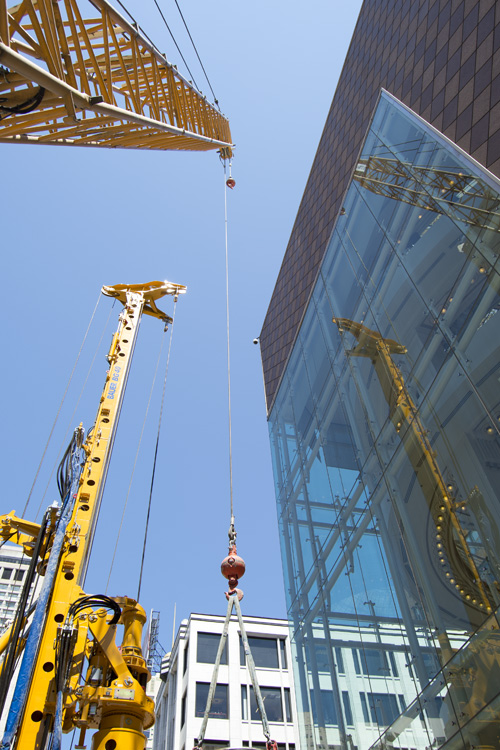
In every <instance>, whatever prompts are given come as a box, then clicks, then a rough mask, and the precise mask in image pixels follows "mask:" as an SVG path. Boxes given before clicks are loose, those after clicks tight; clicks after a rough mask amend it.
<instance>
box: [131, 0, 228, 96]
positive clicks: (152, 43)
mask: <svg viewBox="0 0 500 750" xmlns="http://www.w3.org/2000/svg"><path fill="white" fill-rule="evenodd" d="M117 2H118V4H119V5H120V6H121V8H122V9H123V10H124V11H125V13H126V14H127V15H128V17H129V18H130V19H131V21H132V23H133V25H134V26H135V27H136V28H137V29H138V31H140V32H141V34H144V36H145V37H146V39H147V40H148V42H149V43H150V44H151V46H152V47H153V48H154V49H155V50H156V51H157V52H158V54H160V55H161V56H162V57H165V58H166V55H165V54H164V53H163V52H160V50H159V49H158V47H157V45H156V44H155V43H154V42H153V40H152V39H151V37H150V36H149V35H148V34H147V33H146V32H145V31H144V29H143V28H142V27H141V26H140V25H139V24H138V23H137V21H136V20H135V18H134V16H133V15H132V13H131V12H130V11H129V9H128V8H127V7H126V6H125V5H124V4H123V3H122V2H121V0H117ZM155 3H156V7H157V8H158V11H159V13H160V15H161V17H162V19H163V22H164V24H165V26H166V27H167V29H168V32H169V34H170V36H171V37H172V41H173V42H174V44H175V46H176V48H177V51H178V53H179V55H180V56H181V58H182V61H183V63H184V65H185V66H186V68H187V71H188V73H189V75H190V76H191V78H192V82H193V83H194V85H195V87H196V88H197V89H198V91H200V90H199V88H198V84H197V83H196V81H195V80H194V76H193V74H192V73H191V71H190V69H189V65H188V64H187V62H186V60H185V59H184V55H183V54H182V52H181V50H180V47H179V45H178V44H177V41H176V39H175V37H174V35H173V33H172V31H171V29H170V27H169V25H168V23H167V21H166V19H165V16H164V15H163V13H162V11H161V9H160V7H159V5H158V3H157V2H156V0H155ZM179 13H180V10H179ZM181 17H182V13H181ZM183 20H184V19H183ZM188 34H189V31H188ZM190 36H191V35H190ZM191 41H192V40H191ZM192 43H193V47H194V42H192ZM195 50H196V47H195ZM198 59H199V58H198ZM200 65H201V67H202V68H203V65H202V63H201V60H200ZM174 67H175V66H174ZM203 72H204V73H205V69H204V68H203ZM205 77H206V78H207V81H208V85H209V86H210V81H209V80H208V77H207V74H206V73H205ZM210 89H211V91H212V94H213V89H212V87H211V86H210ZM200 93H201V92H200ZM213 95H214V97H215V94H213ZM215 104H216V105H217V107H218V106H219V103H218V102H217V101H215Z"/></svg>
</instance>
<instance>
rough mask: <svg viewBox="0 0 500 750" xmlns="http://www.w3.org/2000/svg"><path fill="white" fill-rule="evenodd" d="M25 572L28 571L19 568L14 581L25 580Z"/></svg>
mask: <svg viewBox="0 0 500 750" xmlns="http://www.w3.org/2000/svg"><path fill="white" fill-rule="evenodd" d="M25 572H26V571H25V570H23V568H18V570H16V572H15V573H14V580H15V581H22V580H23V578H24V574H25Z"/></svg>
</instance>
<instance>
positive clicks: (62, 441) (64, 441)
mask: <svg viewBox="0 0 500 750" xmlns="http://www.w3.org/2000/svg"><path fill="white" fill-rule="evenodd" d="M101 296H102V295H101V292H100V293H99V300H100V298H101ZM99 300H98V302H97V304H99ZM114 306H115V300H113V304H112V305H111V308H110V310H109V313H108V317H107V320H106V322H105V324H104V327H103V329H102V333H101V337H100V339H99V341H98V344H97V346H96V348H95V351H94V356H93V357H92V361H91V363H90V365H89V368H88V370H87V375H86V376H85V380H84V382H83V385H82V387H81V389H80V394H79V396H78V400H77V402H76V404H75V407H74V409H73V412H72V414H71V416H70V418H69V419H68V426H67V427H66V432H65V433H64V436H63V439H62V440H61V446H60V448H59V451H58V453H57V456H56V459H55V462H54V465H53V467H52V471H51V472H50V476H49V478H48V480H47V484H46V486H45V490H44V493H43V495H42V499H41V500H40V503H39V505H38V508H37V511H36V514H35V518H38V514H39V513H40V509H41V507H42V504H43V501H44V500H45V497H46V495H47V492H48V490H49V487H50V484H51V482H52V477H53V476H54V472H55V471H56V467H57V466H59V464H58V461H59V457H60V455H61V452H62V450H63V448H64V446H65V445H66V440H67V439H68V432H69V431H70V430H71V429H72V424H73V419H74V417H75V413H76V410H77V409H78V406H79V404H80V401H81V400H82V396H83V393H84V391H85V388H86V386H87V382H88V379H89V377H90V373H91V372H92V369H93V367H94V364H95V361H96V357H97V354H98V353H99V349H100V347H101V344H102V340H103V338H104V334H105V333H106V329H107V327H108V324H109V320H110V318H111V313H112V312H113V308H114ZM96 309H97V305H96V308H95V309H94V313H95V311H96ZM90 323H92V320H91V321H90ZM89 328H90V324H89ZM87 333H88V329H87ZM85 335H87V334H85ZM80 352H81V349H80ZM75 367H76V363H75ZM74 369H75V368H73V371H74ZM68 385H69V383H68ZM66 391H67V389H66ZM61 406H62V403H61Z"/></svg>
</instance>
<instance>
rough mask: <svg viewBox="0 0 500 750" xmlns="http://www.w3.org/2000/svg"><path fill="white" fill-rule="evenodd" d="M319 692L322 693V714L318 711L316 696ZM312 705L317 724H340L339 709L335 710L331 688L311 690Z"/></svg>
mask: <svg viewBox="0 0 500 750" xmlns="http://www.w3.org/2000/svg"><path fill="white" fill-rule="evenodd" d="M318 692H319V694H320V701H321V704H320V709H321V714H320V712H319V711H318V705H317V702H316V696H317V694H318ZM311 707H312V713H313V720H314V723H315V724H318V725H321V726H328V725H330V726H335V727H336V726H338V719H337V711H336V710H335V703H334V702H333V692H332V691H331V690H320V691H317V690H311Z"/></svg>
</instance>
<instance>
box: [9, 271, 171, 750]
mask: <svg viewBox="0 0 500 750" xmlns="http://www.w3.org/2000/svg"><path fill="white" fill-rule="evenodd" d="M185 291H186V288H185V287H184V286H182V285H180V284H172V283H170V282H151V283H150V284H143V285H132V286H130V287H125V286H123V285H118V286H116V287H104V288H103V293H104V294H107V295H108V296H116V297H119V298H120V299H122V301H123V302H124V309H123V311H122V312H121V314H120V318H119V327H118V330H117V332H116V334H115V336H114V337H113V341H112V343H111V348H110V350H109V354H108V361H109V371H108V373H107V377H106V381H105V384H104V390H103V393H102V396H101V401H100V405H99V409H98V412H97V418H96V422H95V424H94V427H93V429H92V430H91V432H90V434H89V436H88V438H87V442H86V444H85V445H84V448H85V453H86V461H85V465H84V467H83V471H82V475H81V477H80V487H79V489H78V492H77V495H76V499H75V504H74V508H73V511H72V514H71V518H70V520H69V522H68V524H67V526H66V536H65V539H66V543H65V546H64V548H63V551H62V554H61V557H60V559H59V562H58V567H57V573H56V577H55V583H54V587H53V591H52V596H51V600H50V604H49V608H48V611H47V616H46V621H45V626H44V629H43V632H42V635H41V638H40V641H39V648H38V655H37V658H36V661H35V664H34V668H33V676H32V679H31V683H30V688H29V692H28V696H27V700H26V704H25V710H24V717H23V720H22V722H21V725H20V727H19V730H18V733H17V736H16V741H15V747H16V748H18V749H22V750H35V749H36V748H39V747H40V742H41V737H42V736H43V734H44V727H45V725H46V723H47V722H48V723H49V725H50V724H51V723H52V720H53V716H54V713H55V705H56V685H55V680H54V674H55V672H56V671H57V670H56V658H55V648H56V644H57V643H58V637H59V636H60V630H61V627H62V623H63V622H65V620H66V618H67V616H68V611H69V609H70V605H73V604H74V603H75V602H76V601H77V600H78V599H81V598H82V596H84V593H83V591H82V588H81V587H82V586H83V583H84V579H85V573H86V569H87V565H88V559H89V555H90V550H91V547H92V540H93V536H94V530H95V526H96V522H97V517H98V513H99V507H100V503H101V498H102V494H103V489H104V483H105V480H106V474H107V469H108V465H109V460H110V456H111V451H112V447H113V442H114V438H115V434H116V428H117V424H118V418H119V414H120V409H121V405H122V401H123V396H124V391H125V385H126V382H127V378H128V373H129V369H130V364H131V360H132V354H133V351H134V347H135V342H136V337H137V333H138V330H139V323H140V320H141V315H142V313H143V310H144V309H145V308H146V307H147V308H149V309H150V312H151V314H153V315H155V316H156V317H160V318H162V319H163V320H166V319H168V316H167V315H165V314H164V313H161V311H159V310H158V308H157V307H156V301H157V299H158V298H159V297H161V296H163V295H165V294H170V295H173V296H174V297H177V295H179V294H181V293H183V292H185ZM120 603H121V606H122V607H123V608H124V609H123V612H122V619H123V622H124V624H125V637H124V646H127V647H128V648H129V649H131V651H130V653H128V652H127V653H128V655H129V656H130V657H131V658H130V659H129V661H128V662H127V655H126V649H125V648H124V650H123V652H122V656H120V657H119V662H116V663H115V661H116V653H117V650H114V649H113V647H112V646H111V645H109V644H110V640H109V638H110V637H111V636H113V637H114V631H113V633H110V634H107V635H106V633H105V632H104V630H105V629H106V628H105V626H104V624H103V625H102V628H104V630H102V631H101V630H94V632H95V636H96V640H97V641H98V642H99V643H100V650H101V653H103V654H104V657H105V658H106V659H107V660H108V662H109V668H110V669H112V670H113V669H115V670H116V671H117V673H118V672H120V670H121V672H120V674H119V675H118V676H119V678H121V677H123V676H124V675H125V679H130V680H132V683H133V684H132V686H131V687H130V690H132V691H136V692H134V695H131V693H130V691H129V692H128V693H127V692H126V693H120V690H118V688H117V691H113V693H112V704H113V711H112V713H113V717H112V718H111V719H110V718H109V717H107V718H106V721H105V726H101V725H100V723H99V717H101V716H102V718H103V720H104V717H105V714H106V712H105V711H104V709H103V708H102V706H101V705H99V711H98V712H96V713H94V714H93V715H92V716H91V717H90V718H89V717H87V718H85V716H83V715H82V713H81V712H80V713H78V712H75V711H76V709H75V705H74V700H71V699H68V700H67V701H66V704H67V707H68V708H69V709H70V710H69V712H68V717H67V718H68V721H69V722H70V723H71V721H72V719H71V717H72V716H73V715H74V717H75V719H74V721H75V723H78V724H79V726H81V727H84V728H85V727H86V726H98V727H100V729H101V736H102V737H109V736H110V735H112V734H113V732H114V727H115V724H116V722H119V721H120V719H119V717H120V715H121V714H120V707H121V708H123V711H122V714H123V715H127V716H129V715H133V717H134V718H133V721H132V725H133V726H132V729H131V732H132V735H131V736H133V737H134V738H135V739H134V740H133V744H125V745H124V747H126V748H130V750H132V748H133V750H142V749H143V747H144V735H143V734H142V726H143V725H144V723H145V722H148V721H149V716H150V714H151V706H150V704H149V703H148V701H147V700H146V699H145V697H144V695H143V692H144V691H143V690H142V692H141V691H140V690H138V689H136V688H135V683H136V682H139V678H140V679H141V680H142V682H143V683H144V685H143V687H144V686H145V679H144V676H145V675H146V674H147V669H146V668H145V664H143V660H142V655H141V653H140V630H141V629H142V624H143V622H144V620H145V617H144V616H143V611H142V609H141V608H140V607H138V606H136V603H135V602H131V600H121V601H120ZM91 617H93V615H92V616H90V615H89V617H88V622H89V623H91V629H92V628H97V627H98V626H97V625H95V626H94V625H93V622H94V620H92V619H91ZM127 618H128V619H127ZM96 621H97V619H96ZM137 623H139V625H137ZM85 627H86V626H85ZM106 627H109V626H106ZM84 630H85V628H84ZM79 633H80V635H79V636H78V638H77V641H76V646H75V650H76V652H77V654H80V656H79V657H78V656H76V657H75V661H76V662H78V660H79V668H80V669H81V666H82V664H83V654H84V648H85V647H84V645H83V644H84V643H85V642H86V635H85V633H83V635H82V632H81V630H80V629H79ZM127 633H128V636H127ZM127 639H128V640H127ZM134 639H135V640H134ZM111 640H113V639H112V638H111ZM137 640H138V641H139V642H138V643H136V642H135V641H137ZM125 641H127V643H125ZM131 643H132V644H133V645H131ZM115 649H116V647H115ZM134 649H135V651H134ZM106 655H107V656H106ZM104 657H102V658H104ZM122 661H123V662H124V663H125V667H124V668H122V667H123V665H122ZM129 673H130V675H129ZM78 678H79V670H78V669H76V667H75V665H73V667H72V669H71V670H70V689H73V690H76V685H77V682H78ZM103 684H105V682H103ZM139 684H140V683H139ZM115 687H116V686H115ZM125 687H127V686H126V685H125ZM123 689H124V690H125V688H123ZM127 689H128V688H127ZM104 693H105V690H104V688H103V692H102V693H98V696H97V697H98V698H99V700H101V699H102V700H104ZM108 697H109V696H106V698H108ZM106 716H107V714H106ZM68 721H67V722H66V724H65V727H66V728H68ZM92 722H97V723H92ZM125 724H126V722H125ZM132 730H133V731H132ZM120 736H122V735H120ZM140 737H142V744H141V742H139V739H138V738H140ZM101 746H102V747H104V744H103V745H94V747H101ZM113 746H114V745H113Z"/></svg>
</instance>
